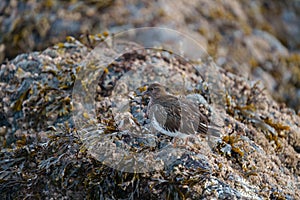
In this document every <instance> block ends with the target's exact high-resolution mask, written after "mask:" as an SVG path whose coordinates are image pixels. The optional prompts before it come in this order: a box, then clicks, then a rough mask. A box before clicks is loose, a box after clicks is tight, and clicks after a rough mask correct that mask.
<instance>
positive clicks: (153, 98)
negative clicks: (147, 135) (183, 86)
mask: <svg viewBox="0 0 300 200" xmlns="http://www.w3.org/2000/svg"><path fill="white" fill-rule="evenodd" d="M144 94H145V95H147V96H149V97H150V101H149V103H148V106H147V111H146V115H147V116H148V118H149V119H150V121H151V125H152V126H153V128H154V129H156V131H159V132H161V133H162V134H165V135H168V136H171V137H176V138H182V139H184V140H185V144H186V143H187V140H188V139H189V138H190V137H195V136H196V135H197V134H199V133H204V134H205V133H207V132H208V124H209V120H208V117H206V116H205V115H203V114H202V113H201V112H200V110H199V106H198V104H196V103H194V102H192V101H190V100H188V99H186V98H179V97H177V96H174V95H172V94H170V93H168V92H167V91H166V88H165V87H164V86H163V85H161V84H160V83H152V84H150V85H149V86H148V88H147V90H146V91H145V92H144Z"/></svg>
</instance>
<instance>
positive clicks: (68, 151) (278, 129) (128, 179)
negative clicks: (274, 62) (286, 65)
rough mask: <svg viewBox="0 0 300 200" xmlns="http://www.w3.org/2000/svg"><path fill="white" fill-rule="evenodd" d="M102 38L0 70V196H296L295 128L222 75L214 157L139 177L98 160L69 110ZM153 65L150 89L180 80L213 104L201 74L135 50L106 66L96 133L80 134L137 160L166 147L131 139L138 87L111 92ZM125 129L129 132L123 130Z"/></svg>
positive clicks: (267, 102) (141, 110) (138, 111)
mask: <svg viewBox="0 0 300 200" xmlns="http://www.w3.org/2000/svg"><path fill="white" fill-rule="evenodd" d="M105 35H106V34H101V35H95V36H88V37H89V38H90V40H91V41H89V42H87V40H85V39H84V40H81V42H80V41H78V40H76V39H75V38H72V37H69V38H68V39H67V42H65V43H59V44H57V45H56V46H54V47H52V48H48V49H46V50H45V51H44V52H42V53H31V54H23V55H21V56H19V57H17V58H16V59H14V60H12V61H11V62H10V63H9V64H7V65H3V66H2V67H1V72H0V78H1V79H0V80H1V85H0V86H1V93H0V96H1V105H2V106H1V107H0V108H1V109H0V114H1V116H3V117H2V118H1V123H3V124H1V127H2V128H3V130H1V131H2V132H4V133H1V134H0V137H1V142H2V144H1V147H3V148H2V149H1V152H0V157H1V161H0V162H1V165H0V178H1V179H0V191H1V198H16V199H18V198H47V197H49V196H51V197H53V198H81V197H82V198H90V199H101V198H112V197H113V198H116V199H118V198H127V199H136V198H145V199H147V198H153V199H154V198H155V199H187V198H191V199H199V198H250V197H255V198H257V199H258V198H276V197H278V198H286V199H292V198H293V197H295V198H297V197H298V196H297V195H298V194H296V193H293V192H294V191H297V186H296V185H295V181H294V179H293V178H292V177H295V176H296V177H297V176H299V169H297V166H299V163H298V161H297V155H296V154H292V153H290V152H291V151H290V150H291V148H290V146H289V145H292V144H294V143H293V142H295V141H296V138H297V137H296V136H297V135H296V132H297V130H298V128H299V125H297V124H296V123H295V122H294V121H293V120H296V119H297V118H296V117H295V116H294V117H295V118H293V119H292V118H287V117H288V116H290V113H291V112H290V111H289V110H288V109H285V110H284V108H279V107H277V105H276V104H275V103H274V102H273V101H272V100H271V99H270V98H269V97H268V96H267V95H266V93H265V92H264V91H263V89H262V88H261V87H260V86H259V83H257V82H254V83H249V82H248V81H246V80H244V79H241V78H240V77H238V76H235V75H233V74H231V73H228V72H226V71H224V70H221V69H218V71H217V73H219V77H222V79H220V80H219V81H220V82H221V84H223V85H224V87H223V88H225V90H224V93H222V95H221V96H222V97H223V102H225V103H224V108H223V109H224V111H225V112H224V113H225V114H224V115H222V117H224V118H222V119H223V120H224V123H225V125H224V126H223V127H220V128H221V129H222V132H223V133H224V135H223V136H222V139H221V140H220V141H219V143H217V144H216V146H215V147H214V148H213V149H212V150H211V149H210V147H209V145H208V144H207V143H206V142H203V143H200V145H198V146H196V148H190V149H187V151H185V153H183V154H180V155H178V157H175V156H173V157H169V158H170V159H172V162H171V164H170V165H167V166H165V167H163V168H160V169H159V170H154V171H152V172H147V173H142V174H141V173H137V172H125V171H120V170H116V169H114V168H111V167H109V166H107V165H105V163H102V162H100V161H99V159H96V158H95V156H94V155H92V154H91V153H90V151H88V148H89V146H87V145H86V141H85V140H83V139H82V138H81V136H80V133H79V132H78V130H77V128H76V127H75V126H74V124H73V121H72V119H71V115H70V112H71V111H72V110H73V109H74V108H73V105H72V103H71V99H72V98H73V97H72V86H73V84H74V79H75V78H76V77H77V76H78V72H79V71H80V70H82V69H83V68H84V67H85V66H84V63H82V62H81V61H82V59H83V57H84V56H85V55H87V54H88V53H89V50H90V48H91V47H92V46H94V45H95V44H96V43H97V42H101V40H103V39H104V38H105ZM91 38H92V39H91ZM93 38H96V39H95V40H94V39H93ZM94 41H96V42H95V43H94ZM85 42H86V43H85ZM153 63H155V65H157V66H159V67H157V68H155V67H153V68H151V67H148V68H147V69H148V70H149V71H146V72H145V73H148V75H150V77H153V80H152V81H160V80H155V78H157V77H162V80H164V81H165V80H169V81H171V83H174V88H175V90H176V89H178V90H180V89H181V87H182V85H183V84H182V83H183V82H184V83H185V84H184V85H185V86H186V88H185V89H186V92H187V93H186V94H191V93H193V92H194V93H199V94H202V95H203V96H204V97H205V98H206V99H207V100H208V101H207V102H208V103H211V102H210V101H209V97H210V90H207V88H206V87H205V85H201V83H202V80H203V79H202V76H201V75H200V74H199V71H197V70H195V68H194V66H193V65H191V64H190V63H189V62H186V61H184V60H180V58H178V57H176V56H174V55H172V54H170V53H169V52H163V51H154V52H151V51H148V52H147V51H140V52H139V51H134V52H130V53H127V54H124V55H123V56H121V57H119V58H118V59H116V60H115V61H114V62H113V63H111V64H109V65H107V66H105V68H104V70H103V73H102V74H99V77H98V79H97V80H96V81H97V84H96V86H95V90H96V92H95V96H94V97H93V98H94V100H95V108H96V115H97V118H96V119H97V120H98V121H97V123H98V124H99V127H98V128H99V130H98V131H94V130H89V129H88V128H89V127H88V126H87V127H86V131H87V133H89V134H90V135H92V136H93V138H95V139H97V138H99V137H100V136H101V137H102V138H105V136H107V137H111V136H112V135H113V136H114V137H115V138H114V139H115V143H114V144H115V145H116V146H117V145H120V146H122V145H123V147H124V148H127V147H130V149H129V150H130V151H134V152H135V153H139V152H142V151H149V152H151V151H154V150H156V149H157V148H162V147H165V146H168V145H170V144H172V140H171V139H172V138H169V137H168V136H162V135H160V134H156V135H154V136H153V138H146V139H145V138H139V137H135V135H134V134H133V133H135V132H136V129H135V128H139V127H141V126H144V125H147V123H148V122H147V119H146V117H145V116H144V114H145V106H146V105H147V100H146V99H145V98H143V97H142V96H141V93H142V92H143V91H144V90H145V86H144V85H143V84H137V83H136V82H134V83H133V84H134V85H135V86H136V87H135V89H134V90H132V91H131V90H128V88H127V87H126V85H122V87H120V86H119V85H118V83H120V82H121V81H122V80H123V78H124V76H126V74H127V73H128V72H130V71H132V70H137V69H138V68H137V67H139V66H142V65H147V66H153V65H152V64H153ZM198 65H199V66H200V65H201V63H198ZM150 69H151V70H150ZM39 73H40V75H39V76H36V74H39ZM151 73H153V74H152V75H151ZM139 75H140V74H139ZM139 80H140V79H139V78H134V79H132V81H139ZM178 80H184V81H182V82H178ZM147 81H149V80H144V82H147ZM140 82H142V81H140ZM140 82H139V83H140ZM130 84H131V82H130ZM123 90H128V91H126V92H125V93H126V94H127V95H125V96H123V98H126V99H128V100H129V101H128V102H129V107H128V110H126V111H127V113H126V116H118V117H119V118H116V116H114V115H113V112H111V108H112V107H114V106H115V104H117V103H119V102H121V101H114V99H113V98H111V97H112V96H113V95H116V94H122V92H124V91H123ZM116 91H118V92H120V93H116ZM110 98H111V99H110ZM116 100H118V99H116ZM207 102H206V103H207ZM280 109H281V110H280ZM204 110H205V109H204ZM27 116H30V117H29V118H28V117H27ZM82 117H83V118H86V119H89V118H90V115H89V113H83V115H82ZM122 117H125V118H122ZM128 119H131V120H129V121H126V120H128ZM122 120H123V122H124V123H123V124H122V123H120V122H122ZM14 122H17V123H14ZM127 122H128V123H127ZM92 123H95V122H94V121H93V122H92ZM127 128H129V129H128V130H129V131H127V132H126V131H122V130H124V129H127ZM130 128H132V129H130ZM120 129H121V130H120ZM145 135H150V134H149V133H148V132H145ZM287 139H289V140H287ZM276 140H278V142H280V144H281V146H282V148H277V150H276V148H273V146H272V142H274V141H275V146H276ZM278 144H279V143H278ZM277 146H278V145H277ZM274 149H275V150H274ZM288 150H289V151H288ZM277 154H278V155H284V156H281V157H277ZM127 159H130V158H129V157H128V158H127ZM283 159H285V160H283ZM283 163H284V165H283ZM282 167H284V169H285V170H282ZM291 173H293V174H294V175H292V174H291ZM295 179H296V178H295ZM275 183H276V184H275ZM286 185H289V187H290V188H293V190H290V188H287V187H285V186H286ZM258 191H259V192H258Z"/></svg>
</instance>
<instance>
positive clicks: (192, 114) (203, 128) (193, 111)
mask: <svg viewBox="0 0 300 200" xmlns="http://www.w3.org/2000/svg"><path fill="white" fill-rule="evenodd" d="M180 102H181V108H182V114H181V115H182V126H183V128H186V129H187V130H189V131H192V132H193V133H195V132H198V133H207V131H208V119H207V117H206V116H204V115H203V114H202V113H201V112H200V110H199V106H198V104H197V103H194V102H192V101H189V100H187V99H182V100H180Z"/></svg>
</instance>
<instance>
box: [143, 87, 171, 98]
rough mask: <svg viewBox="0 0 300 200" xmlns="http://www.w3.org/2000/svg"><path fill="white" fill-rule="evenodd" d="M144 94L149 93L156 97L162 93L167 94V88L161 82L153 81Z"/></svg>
mask: <svg viewBox="0 0 300 200" xmlns="http://www.w3.org/2000/svg"><path fill="white" fill-rule="evenodd" d="M144 94H146V95H149V96H150V97H151V98H154V99H156V98H158V97H160V96H162V95H165V94H166V89H165V87H164V86H162V85H161V84H159V83H152V84H151V85H149V86H148V88H147V90H146V92H145V93H144Z"/></svg>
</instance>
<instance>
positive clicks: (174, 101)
mask: <svg viewBox="0 0 300 200" xmlns="http://www.w3.org/2000/svg"><path fill="white" fill-rule="evenodd" d="M159 103H160V105H161V106H162V109H164V112H165V113H166V118H165V121H164V122H163V124H162V126H163V127H164V129H166V130H169V131H171V132H176V131H178V130H179V129H180V124H181V107H180V102H179V100H178V98H177V97H175V96H171V95H168V96H165V97H164V99H160V100H159Z"/></svg>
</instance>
